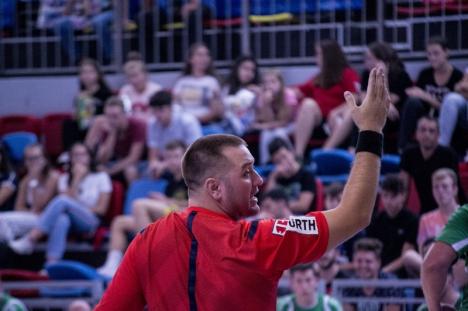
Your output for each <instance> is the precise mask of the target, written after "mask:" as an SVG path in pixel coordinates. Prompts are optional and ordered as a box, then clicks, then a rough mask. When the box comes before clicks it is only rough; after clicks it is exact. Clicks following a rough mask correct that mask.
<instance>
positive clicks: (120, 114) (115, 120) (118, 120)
mask: <svg viewBox="0 0 468 311" xmlns="http://www.w3.org/2000/svg"><path fill="white" fill-rule="evenodd" d="M104 114H105V116H106V118H107V120H108V122H109V124H110V125H111V126H112V127H113V128H115V129H123V128H124V127H125V124H126V122H127V116H126V115H125V112H124V111H123V109H122V107H119V106H107V107H105V108H104Z"/></svg>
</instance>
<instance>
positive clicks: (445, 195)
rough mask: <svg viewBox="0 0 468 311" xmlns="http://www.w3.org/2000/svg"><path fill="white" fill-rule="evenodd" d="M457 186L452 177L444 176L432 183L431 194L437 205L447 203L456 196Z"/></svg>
mask: <svg viewBox="0 0 468 311" xmlns="http://www.w3.org/2000/svg"><path fill="white" fill-rule="evenodd" d="M457 192H458V188H457V186H456V185H455V184H454V183H453V180H452V178H450V177H449V176H446V177H444V178H442V179H439V180H436V181H435V182H433V184H432V195H433V196H434V199H435V201H436V202H437V204H438V205H448V204H450V203H452V202H453V200H454V199H455V198H456V197H457Z"/></svg>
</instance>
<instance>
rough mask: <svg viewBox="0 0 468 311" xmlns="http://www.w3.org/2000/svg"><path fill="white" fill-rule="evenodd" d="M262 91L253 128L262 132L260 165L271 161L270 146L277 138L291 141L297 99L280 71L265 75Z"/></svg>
mask: <svg viewBox="0 0 468 311" xmlns="http://www.w3.org/2000/svg"><path fill="white" fill-rule="evenodd" d="M262 80H263V81H262V90H261V91H260V95H259V97H258V100H257V103H256V107H255V121H254V123H253V124H252V126H251V128H252V129H254V130H259V131H260V146H259V148H260V164H266V163H267V162H268V160H269V153H268V145H269V144H270V142H271V141H273V139H274V138H275V137H280V138H282V139H284V140H289V133H290V132H292V131H293V127H292V126H293V124H292V122H293V119H294V114H295V110H296V108H297V98H296V95H295V94H294V91H293V90H292V89H289V88H287V87H286V86H285V85H284V80H283V76H282V75H281V72H280V71H278V70H269V71H267V72H265V73H264V74H263V77H262Z"/></svg>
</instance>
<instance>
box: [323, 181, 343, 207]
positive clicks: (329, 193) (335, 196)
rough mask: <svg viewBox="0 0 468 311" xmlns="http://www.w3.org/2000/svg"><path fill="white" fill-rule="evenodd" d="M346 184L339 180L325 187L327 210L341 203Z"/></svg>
mask: <svg viewBox="0 0 468 311" xmlns="http://www.w3.org/2000/svg"><path fill="white" fill-rule="evenodd" d="M343 190H344V185H343V184H342V183H339V182H335V183H332V184H330V185H328V186H327V187H325V210H326V211H329V210H331V209H334V208H335V207H337V206H338V204H340V201H341V196H342V195H343Z"/></svg>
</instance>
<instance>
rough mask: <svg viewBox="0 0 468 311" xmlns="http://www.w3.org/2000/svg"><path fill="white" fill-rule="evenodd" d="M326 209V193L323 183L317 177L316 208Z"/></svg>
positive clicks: (319, 209)
mask: <svg viewBox="0 0 468 311" xmlns="http://www.w3.org/2000/svg"><path fill="white" fill-rule="evenodd" d="M324 209H325V193H324V190H323V183H322V181H321V180H320V179H319V178H315V210H316V211H323V210H324Z"/></svg>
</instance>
